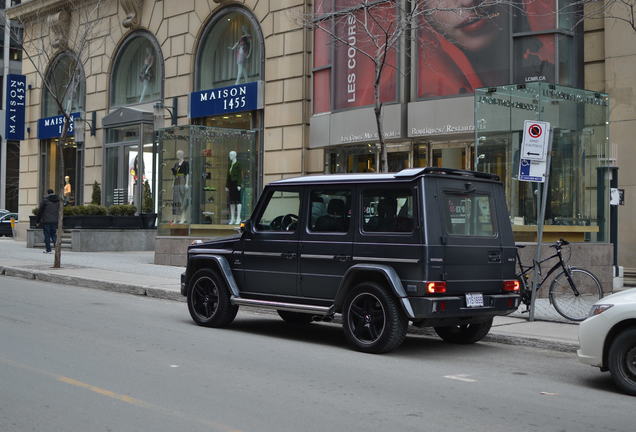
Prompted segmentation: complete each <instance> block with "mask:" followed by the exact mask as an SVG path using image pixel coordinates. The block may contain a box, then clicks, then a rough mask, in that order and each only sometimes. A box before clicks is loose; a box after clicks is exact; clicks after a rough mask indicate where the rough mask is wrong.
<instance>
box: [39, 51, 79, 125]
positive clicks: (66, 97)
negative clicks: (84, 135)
mask: <svg viewBox="0 0 636 432" xmlns="http://www.w3.org/2000/svg"><path fill="white" fill-rule="evenodd" d="M46 82H47V86H44V99H43V104H42V117H52V116H56V115H59V114H62V109H60V106H59V105H58V101H59V102H61V103H62V107H63V110H64V111H65V112H67V113H71V112H77V111H83V110H84V99H85V96H86V87H85V79H84V70H83V68H82V64H81V63H80V62H79V60H78V59H77V57H76V56H75V55H74V54H73V53H71V52H68V51H67V52H63V53H61V54H60V55H58V56H57V57H56V58H55V59H54V60H53V62H52V63H51V66H50V67H49V70H48V72H47V74H46Z"/></svg>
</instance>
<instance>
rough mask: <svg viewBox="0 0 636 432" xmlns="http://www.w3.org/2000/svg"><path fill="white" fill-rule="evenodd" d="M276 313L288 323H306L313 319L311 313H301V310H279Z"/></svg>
mask: <svg viewBox="0 0 636 432" xmlns="http://www.w3.org/2000/svg"><path fill="white" fill-rule="evenodd" d="M276 312H278V315H280V317H281V318H282V319H283V320H284V321H285V322H286V323H289V324H293V325H307V324H309V323H310V322H312V321H313V316H312V315H311V314H307V313H302V312H290V311H284V310H279V311H276Z"/></svg>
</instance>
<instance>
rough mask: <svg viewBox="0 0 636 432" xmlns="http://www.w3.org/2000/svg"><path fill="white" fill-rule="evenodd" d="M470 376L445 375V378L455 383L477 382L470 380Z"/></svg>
mask: <svg viewBox="0 0 636 432" xmlns="http://www.w3.org/2000/svg"><path fill="white" fill-rule="evenodd" d="M469 376H470V375H466V374H459V375H444V378H448V379H451V380H455V381H462V382H469V383H474V382H477V380H476V379H472V378H468V377H469Z"/></svg>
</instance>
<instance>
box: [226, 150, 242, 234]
mask: <svg viewBox="0 0 636 432" xmlns="http://www.w3.org/2000/svg"><path fill="white" fill-rule="evenodd" d="M228 157H229V158H230V165H229V166H228V169H227V181H226V182H225V190H226V191H227V192H228V200H227V201H228V203H229V204H230V221H229V222H228V224H229V225H238V224H240V223H241V207H242V204H241V179H242V178H243V176H242V172H241V165H240V164H239V161H238V160H237V159H236V152H235V151H234V150H232V151H231V152H230V153H229V154H228Z"/></svg>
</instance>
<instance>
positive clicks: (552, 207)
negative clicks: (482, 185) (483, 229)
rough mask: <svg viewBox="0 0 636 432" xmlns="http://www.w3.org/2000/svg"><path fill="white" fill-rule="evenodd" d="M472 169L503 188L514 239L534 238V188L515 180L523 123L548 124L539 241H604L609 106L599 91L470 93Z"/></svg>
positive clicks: (530, 88)
mask: <svg viewBox="0 0 636 432" xmlns="http://www.w3.org/2000/svg"><path fill="white" fill-rule="evenodd" d="M475 116H476V118H477V121H476V123H477V124H478V125H479V127H478V128H477V130H476V132H475V142H476V143H477V144H476V154H477V158H476V164H477V169H478V170H479V171H485V172H490V173H493V174H497V175H498V176H499V177H500V178H501V179H502V181H503V182H504V187H505V190H506V199H507V204H508V210H509V212H510V220H511V222H512V226H513V231H514V232H515V237H516V239H517V240H535V236H536V230H537V226H536V225H537V211H538V208H537V185H538V184H537V183H536V182H528V181H520V180H519V174H520V168H519V163H520V156H519V155H520V145H521V141H522V137H523V129H524V120H535V121H546V122H549V123H550V131H551V134H552V153H551V155H552V163H551V169H550V172H549V175H550V179H549V187H548V194H547V207H546V214H545V224H546V227H545V231H546V237H545V238H546V239H547V240H548V241H549V240H551V239H558V238H560V237H564V238H567V239H569V240H574V241H591V242H607V241H608V240H609V229H610V219H609V196H610V193H609V186H610V171H611V170H612V168H613V167H614V166H615V163H616V161H615V160H613V159H612V158H611V157H610V145H609V127H608V119H609V100H608V96H607V95H606V94H603V93H598V92H591V91H585V90H579V89H574V88H571V87H564V86H558V85H554V84H545V83H531V84H528V85H513V86H501V87H491V88H483V89H478V90H477V91H476V92H475Z"/></svg>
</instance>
